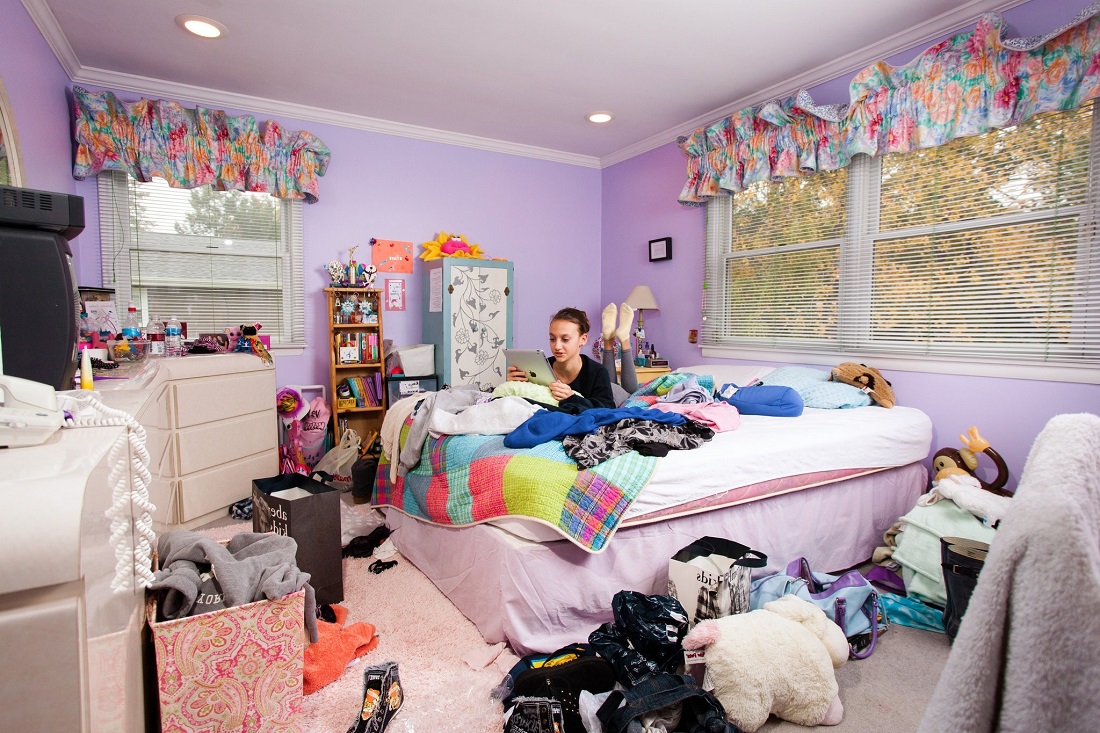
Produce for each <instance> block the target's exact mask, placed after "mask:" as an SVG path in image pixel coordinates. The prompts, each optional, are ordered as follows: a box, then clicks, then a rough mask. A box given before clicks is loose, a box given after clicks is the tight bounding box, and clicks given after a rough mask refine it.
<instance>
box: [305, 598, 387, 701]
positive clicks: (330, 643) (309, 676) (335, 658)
mask: <svg viewBox="0 0 1100 733" xmlns="http://www.w3.org/2000/svg"><path fill="white" fill-rule="evenodd" d="M332 610H333V612H335V614H336V623H329V622H327V621H321V620H318V621H317V636H318V639H317V642H316V643H314V644H310V645H309V646H307V647H306V653H305V668H304V669H303V671H302V687H303V692H304V693H305V694H306V695H310V694H313V693H314V692H317V690H320V689H321V688H322V687H324V686H325V685H327V684H329V683H330V682H335V681H336V680H338V679H339V678H340V675H342V674H343V673H344V669H345V668H346V667H347V666H348V663H349V662H351V660H353V659H355V658H357V657H361V656H363V655H364V654H366V653H367V652H369V651H370V650H371V649H373V648H374V647H376V646H378V637H377V636H375V634H374V626H372V625H371V624H368V623H364V622H362V621H360V622H358V623H354V624H352V625H351V626H344V622H345V621H346V620H347V618H348V609H346V608H344V607H343V606H339V605H335V604H333V606H332Z"/></svg>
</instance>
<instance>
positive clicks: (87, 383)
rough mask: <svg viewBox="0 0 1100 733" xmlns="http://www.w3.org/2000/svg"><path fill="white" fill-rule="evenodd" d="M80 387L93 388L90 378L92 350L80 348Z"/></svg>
mask: <svg viewBox="0 0 1100 733" xmlns="http://www.w3.org/2000/svg"><path fill="white" fill-rule="evenodd" d="M80 388H81V389H95V384H94V382H93V379H92V352H90V351H88V349H81V350H80Z"/></svg>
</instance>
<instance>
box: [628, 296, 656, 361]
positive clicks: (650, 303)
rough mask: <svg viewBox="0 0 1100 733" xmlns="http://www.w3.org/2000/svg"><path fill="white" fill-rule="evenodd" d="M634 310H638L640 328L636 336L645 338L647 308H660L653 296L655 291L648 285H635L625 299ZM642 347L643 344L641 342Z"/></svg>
mask: <svg viewBox="0 0 1100 733" xmlns="http://www.w3.org/2000/svg"><path fill="white" fill-rule="evenodd" d="M624 302H625V303H626V304H627V305H629V306H630V307H631V308H633V309H634V310H636V311H638V330H637V332H636V337H637V338H638V340H639V341H641V340H642V339H644V338H645V316H644V311H645V310H647V309H648V310H660V308H658V307H657V301H656V300H655V299H654V298H653V291H652V290H650V289H649V286H648V285H635V286H634V289H633V290H631V291H630V295H628V296H626V300H625V301H624ZM638 346H639V347H640V346H641V344H640V343H639V344H638Z"/></svg>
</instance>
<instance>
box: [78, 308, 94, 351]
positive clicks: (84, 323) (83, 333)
mask: <svg viewBox="0 0 1100 733" xmlns="http://www.w3.org/2000/svg"><path fill="white" fill-rule="evenodd" d="M92 330H93V329H92V320H91V319H90V318H89V317H88V311H80V341H81V342H82V343H85V344H90V343H92Z"/></svg>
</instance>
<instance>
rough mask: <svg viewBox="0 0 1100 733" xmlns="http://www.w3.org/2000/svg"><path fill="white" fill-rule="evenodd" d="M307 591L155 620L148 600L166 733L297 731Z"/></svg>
mask: <svg viewBox="0 0 1100 733" xmlns="http://www.w3.org/2000/svg"><path fill="white" fill-rule="evenodd" d="M304 608H305V590H300V591H298V592H296V593H291V594H290V595H287V596H285V597H283V598H280V599H278V600H274V601H256V602H255V603H249V604H246V605H243V606H235V607H233V608H226V609H222V610H219V611H214V612H211V613H204V614H201V615H198V616H190V617H187V618H181V619H176V620H172V621H161V622H158V621H156V617H157V616H156V597H155V594H150V595H149V598H148V600H147V602H146V618H147V619H148V621H149V629H150V631H151V633H152V640H153V646H154V649H155V652H156V660H157V685H158V688H159V690H160V721H161V730H162V731H163V732H164V733H184V732H187V733H194V732H195V731H209V732H210V733H221V732H223V731H224V732H225V733H230V732H231V731H232V732H233V733H237V732H238V731H245V730H247V731H256V732H257V733H259V732H260V731H271V732H272V733H274V732H275V731H279V732H280V733H283V732H287V733H289V732H295V733H297V732H298V731H301V727H300V725H299V718H300V717H301V712H302V668H303V664H304V654H305V645H306V631H305V622H304V616H305V611H304Z"/></svg>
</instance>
